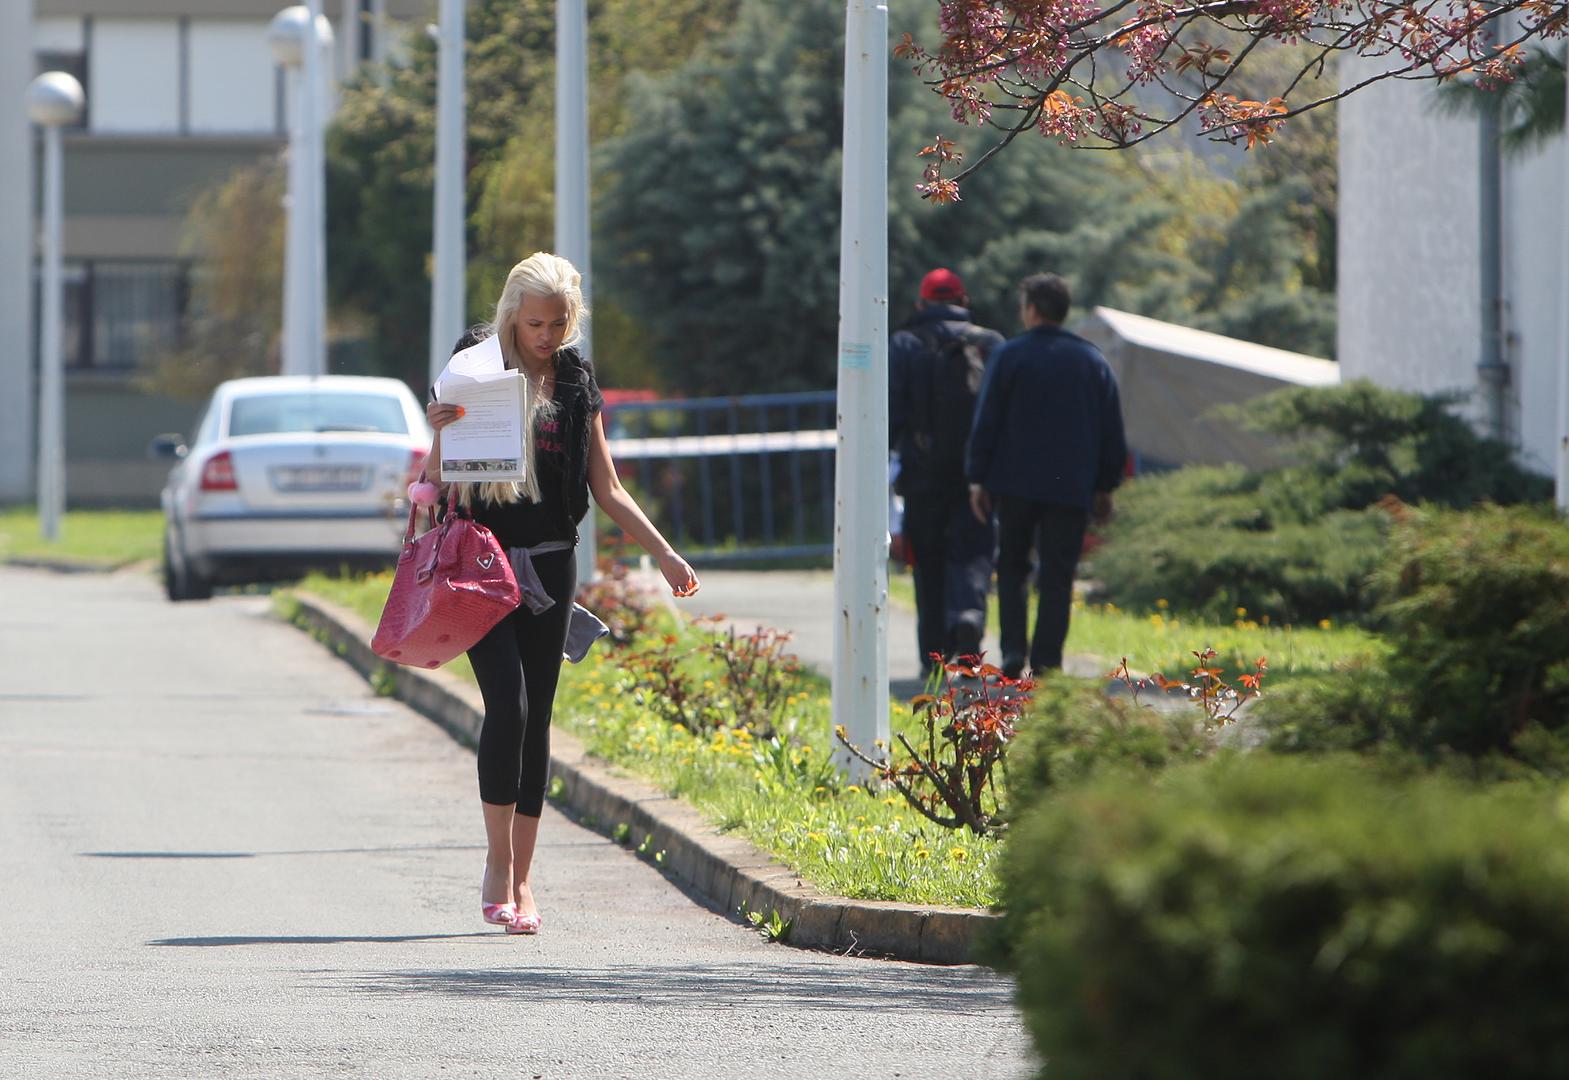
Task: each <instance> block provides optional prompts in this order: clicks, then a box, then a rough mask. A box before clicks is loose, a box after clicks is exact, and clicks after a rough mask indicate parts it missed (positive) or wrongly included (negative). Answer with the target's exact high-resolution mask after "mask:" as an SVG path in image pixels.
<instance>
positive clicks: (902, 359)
mask: <svg viewBox="0 0 1569 1080" xmlns="http://www.w3.org/2000/svg"><path fill="white" fill-rule="evenodd" d="M961 334H962V335H964V336H966V337H968V338H970V339H971V340H973V341H975V342H977V343H978V344H980V345H981V346H982V347H983V349H984V350H985V351H986V353H987V354H988V356H993V355H995V354H996V350H997V348H998V347H999V346H1000V345H1001V344H1002V335H1001V334H999V333H997V331H995V330H988V329H986V328H985V327H983V326H977V325H975V323H973V322H971V321H970V313H969V311H968V310H967V309H965V308H962V307H955V306H953V305H951V304H932V305H930V306H928V307H924V308H921V309H919V310H918V311H917V312H916V313H915V315H914V317H912V318H911V319H910V321H909V322H907V323H905V325H904V326H903V327H901V328H900V329H899V330H897V331H895V332H894V334H893V336H892V337H891V338H889V340H888V445H889V447H891V448H892V449H893V451H894V452H895V453H896V454H898V455H899V481H898V490H899V492H900V493H901V494H906V495H908V494H915V493H932V494H946V495H950V496H953V497H955V498H957V497H959V496H960V495H962V494H963V477H962V475H961V476H954V477H951V478H941V481H940V480H939V478H938V477H933V476H926V475H923V474H922V472H921V467H920V464H919V463H920V461H921V459H922V455H921V454H920V453H919V452H917V451H916V449H915V444H914V438H915V434H916V430H915V428H916V426H917V425H918V424H919V423H920V422H921V421H920V418H921V417H922V416H924V415H926V408H925V402H924V399H923V395H925V394H928V393H930V392H931V388H932V386H933V383H934V379H933V372H932V368H931V365H932V364H933V362H934V361H935V360H936V359H937V356H936V354H935V353H934V351H933V349H932V347H931V342H932V341H933V340H935V341H938V342H941V341H948V340H951V339H952V338H955V337H958V336H959V335H961ZM944 405H945V407H950V408H952V407H958V408H962V409H966V410H968V409H973V408H974V403H973V401H964V402H948V403H944ZM938 487H941V488H943V489H945V490H942V491H940V492H939V491H936V490H934V489H936V488H938ZM949 488H951V489H952V490H946V489H949Z"/></svg>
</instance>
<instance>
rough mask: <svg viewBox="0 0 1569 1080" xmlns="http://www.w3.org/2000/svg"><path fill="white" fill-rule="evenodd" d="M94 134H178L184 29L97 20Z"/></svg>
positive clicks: (91, 75)
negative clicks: (181, 30)
mask: <svg viewBox="0 0 1569 1080" xmlns="http://www.w3.org/2000/svg"><path fill="white" fill-rule="evenodd" d="M87 64H88V82H89V85H90V87H91V93H92V95H93V100H92V106H91V108H90V110H89V117H90V122H91V125H92V130H93V131H95V132H103V133H114V134H136V135H165V134H175V133H177V132H179V130H180V25H179V22H178V21H177V20H175V19H94V20H93V39H92V46H91V49H90V50H89V54H88V57H87Z"/></svg>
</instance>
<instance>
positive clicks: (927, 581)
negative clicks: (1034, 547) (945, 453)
mask: <svg viewBox="0 0 1569 1080" xmlns="http://www.w3.org/2000/svg"><path fill="white" fill-rule="evenodd" d="M904 538H905V541H906V543H908V544H909V546H910V554H911V557H912V559H913V560H914V562H915V567H914V570H913V575H912V576H913V577H914V579H915V612H916V616H915V639H916V646H917V648H918V649H919V651H920V660H921V669H922V670H923V671H924V670H926V669H927V667H929V666H930V664H931V654H932V653H938V654H940V655H942V656H944V657H954V656H964V655H968V654H971V653H978V652H980V651H981V634H982V633H983V632H984V631H985V629H986V594H987V592H988V591H989V590H990V588H991V577H992V549H993V539H992V528H991V526H990V525H989V524H983V523H982V522H979V521H977V520H976V519H975V515H974V514H973V513H971V512H970V502H969V497H968V493H967V492H965V491H964V490H963V489H962V488H961V489H960V490H959V491H958V492H957V493H955V494H954V495H951V496H935V495H906V496H905V499H904Z"/></svg>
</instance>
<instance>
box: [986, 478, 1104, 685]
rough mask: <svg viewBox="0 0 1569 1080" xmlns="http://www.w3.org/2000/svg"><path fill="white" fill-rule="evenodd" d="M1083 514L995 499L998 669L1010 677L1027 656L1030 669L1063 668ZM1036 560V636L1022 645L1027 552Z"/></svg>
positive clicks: (1085, 521)
mask: <svg viewBox="0 0 1569 1080" xmlns="http://www.w3.org/2000/svg"><path fill="white" fill-rule="evenodd" d="M1088 524H1089V513H1088V511H1085V510H1081V509H1078V508H1077V507H1072V506H1056V505H1053V504H1051V503H1039V502H1033V501H1032V500H1030V499H1018V498H1010V497H1008V496H1001V497H999V498H998V499H997V614H998V616H999V619H1000V621H1001V623H1002V666H1003V670H1004V671H1006V672H1007V673H1008V674H1010V675H1015V674H1017V673H1018V671H1019V670H1020V669H1021V668H1022V667H1024V664H1025V658H1026V657H1028V658H1029V666H1030V668H1031V669H1032V670H1034V671H1037V672H1040V671H1047V670H1050V669H1053V668H1060V667H1062V643H1063V641H1064V640H1066V639H1067V637H1068V611H1069V608H1070V607H1071V605H1072V603H1073V573H1074V570H1076V569H1077V568H1078V565H1079V553H1080V552H1081V551H1082V550H1083V549H1084V530H1085V527H1086V526H1087V525H1088ZM1032 548H1033V549H1034V551H1035V554H1036V556H1037V558H1038V560H1039V569H1038V570H1037V573H1036V579H1035V580H1036V588H1037V589H1039V591H1040V606H1039V607H1038V608H1036V611H1035V634H1034V636H1033V637H1032V638H1031V639H1030V640H1029V641H1028V642H1026V639H1025V627H1024V622H1025V612H1026V610H1027V607H1026V603H1027V600H1028V594H1029V587H1030V584H1029V575H1030V562H1031V560H1030V551H1031V549H1032Z"/></svg>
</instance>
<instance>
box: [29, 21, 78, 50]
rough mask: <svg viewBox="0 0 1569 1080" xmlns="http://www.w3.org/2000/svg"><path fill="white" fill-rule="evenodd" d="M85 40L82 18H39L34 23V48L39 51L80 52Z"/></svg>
mask: <svg viewBox="0 0 1569 1080" xmlns="http://www.w3.org/2000/svg"><path fill="white" fill-rule="evenodd" d="M84 40H85V36H84V31H83V23H82V20H81V19H66V18H56V19H39V20H38V21H36V22H35V23H33V48H34V49H37V50H38V51H39V52H67V53H79V52H81V51H82V47H83V42H84Z"/></svg>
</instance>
